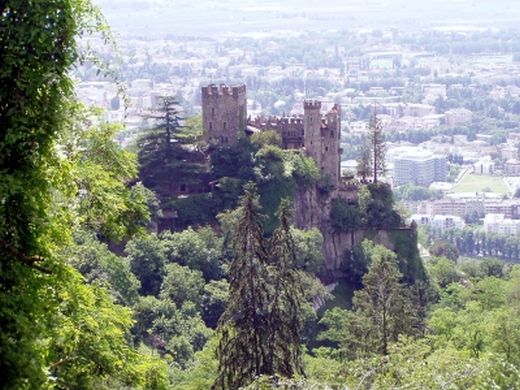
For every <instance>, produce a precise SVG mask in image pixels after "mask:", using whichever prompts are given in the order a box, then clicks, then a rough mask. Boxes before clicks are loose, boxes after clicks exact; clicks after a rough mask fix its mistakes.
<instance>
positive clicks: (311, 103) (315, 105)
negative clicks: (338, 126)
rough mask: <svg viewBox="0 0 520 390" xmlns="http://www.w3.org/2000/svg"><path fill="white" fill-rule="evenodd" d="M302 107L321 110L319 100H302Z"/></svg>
mask: <svg viewBox="0 0 520 390" xmlns="http://www.w3.org/2000/svg"><path fill="white" fill-rule="evenodd" d="M303 108H304V109H310V110H321V102H320V101H319V100H305V101H304V102H303Z"/></svg>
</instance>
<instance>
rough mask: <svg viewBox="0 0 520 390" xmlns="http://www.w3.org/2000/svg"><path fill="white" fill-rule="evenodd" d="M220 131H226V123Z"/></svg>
mask: <svg viewBox="0 0 520 390" xmlns="http://www.w3.org/2000/svg"><path fill="white" fill-rule="evenodd" d="M222 130H226V122H224V124H223V125H222Z"/></svg>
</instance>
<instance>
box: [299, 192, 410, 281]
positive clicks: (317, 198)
mask: <svg viewBox="0 0 520 390" xmlns="http://www.w3.org/2000/svg"><path fill="white" fill-rule="evenodd" d="M355 196H357V193H354V192H353V191H351V190H345V189H335V190H333V191H332V192H330V193H329V194H322V193H320V192H319V191H318V190H317V189H316V188H305V189H299V190H298V191H297V192H296V196H295V225H296V227H297V228H299V229H311V228H314V227H317V228H319V229H320V231H321V234H322V235H323V244H322V248H321V253H322V255H323V261H324V268H325V270H326V271H328V272H330V274H332V275H334V276H335V277H341V271H340V270H341V268H342V261H343V257H344V254H345V251H346V250H349V249H353V248H354V247H355V246H357V245H358V244H360V243H361V242H362V241H363V240H364V239H365V238H370V239H372V240H373V241H374V242H376V243H379V244H382V245H384V246H385V247H387V248H388V249H390V250H393V251H396V250H398V249H400V248H396V244H395V240H393V239H392V237H391V236H392V235H393V234H394V233H393V231H399V232H400V233H402V234H404V235H406V236H410V237H411V236H412V234H413V233H412V229H410V228H398V229H392V230H389V231H387V230H379V231H373V230H365V229H358V230H354V231H352V232H346V233H345V232H339V233H338V232H336V231H335V230H334V229H333V228H332V226H331V221H330V209H331V202H332V200H333V199H334V198H336V197H340V198H343V199H345V200H349V199H350V200H352V199H353V197H355Z"/></svg>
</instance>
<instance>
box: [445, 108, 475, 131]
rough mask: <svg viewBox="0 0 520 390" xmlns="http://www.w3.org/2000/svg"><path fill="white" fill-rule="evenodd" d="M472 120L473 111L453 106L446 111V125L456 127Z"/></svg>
mask: <svg viewBox="0 0 520 390" xmlns="http://www.w3.org/2000/svg"><path fill="white" fill-rule="evenodd" d="M472 120H473V113H472V112H471V111H470V110H468V109H466V108H454V109H453V110H449V111H446V126H448V127H456V126H460V125H466V124H468V123H471V121H472Z"/></svg>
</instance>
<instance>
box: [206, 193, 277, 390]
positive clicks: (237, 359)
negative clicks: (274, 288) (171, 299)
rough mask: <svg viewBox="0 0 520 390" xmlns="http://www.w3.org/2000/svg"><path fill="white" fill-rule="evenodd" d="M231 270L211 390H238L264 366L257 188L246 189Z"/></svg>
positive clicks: (264, 275)
mask: <svg viewBox="0 0 520 390" xmlns="http://www.w3.org/2000/svg"><path fill="white" fill-rule="evenodd" d="M238 213H239V216H238V224H237V228H236V231H235V236H234V252H235V257H234V259H233V260H232V262H231V264H230V267H229V283H230V289H229V300H228V303H227V307H226V311H225V312H224V313H223V315H222V317H221V318H220V320H219V326H218V332H219V333H220V343H219V346H218V349H217V354H218V358H219V372H218V376H217V380H216V381H215V383H214V385H213V388H215V389H238V388H240V387H241V386H244V385H247V384H249V383H251V382H252V381H253V380H254V378H255V377H256V376H258V375H262V374H269V375H270V374H272V373H273V372H272V368H271V367H270V364H269V361H268V354H269V351H268V346H269V343H268V340H269V332H270V330H269V304H270V298H271V297H270V293H269V282H268V269H267V252H266V248H265V244H264V237H263V229H262V218H263V217H262V215H261V214H260V203H259V198H258V194H257V192H256V188H255V187H254V185H252V184H248V185H246V188H245V194H244V196H243V197H242V199H241V201H240V207H239V211H238Z"/></svg>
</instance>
